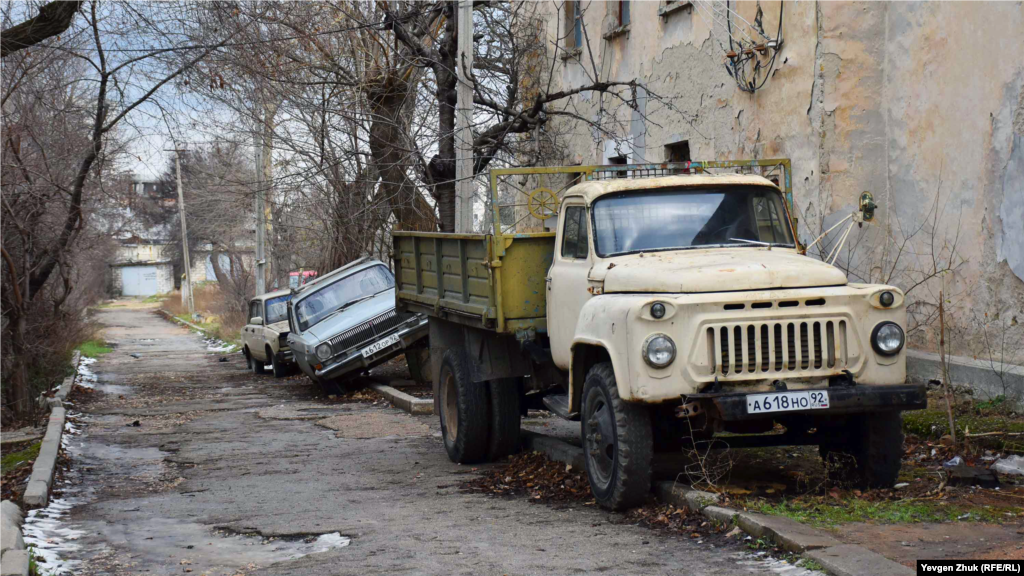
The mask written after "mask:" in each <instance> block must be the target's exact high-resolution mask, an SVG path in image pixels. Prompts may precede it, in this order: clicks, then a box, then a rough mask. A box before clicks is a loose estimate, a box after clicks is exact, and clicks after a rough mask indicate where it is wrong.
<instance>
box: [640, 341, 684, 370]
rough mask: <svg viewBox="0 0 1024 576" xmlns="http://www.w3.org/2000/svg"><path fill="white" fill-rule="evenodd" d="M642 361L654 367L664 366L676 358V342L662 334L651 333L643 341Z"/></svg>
mask: <svg viewBox="0 0 1024 576" xmlns="http://www.w3.org/2000/svg"><path fill="white" fill-rule="evenodd" d="M643 355H644V361H645V362H647V363H648V364H650V365H651V366H653V367H655V368H664V367H666V366H668V365H669V364H671V363H672V361H673V360H675V359H676V344H675V342H673V341H672V339H671V338H669V337H668V336H666V335H664V334H651V335H650V336H648V337H647V340H645V341H644V349H643Z"/></svg>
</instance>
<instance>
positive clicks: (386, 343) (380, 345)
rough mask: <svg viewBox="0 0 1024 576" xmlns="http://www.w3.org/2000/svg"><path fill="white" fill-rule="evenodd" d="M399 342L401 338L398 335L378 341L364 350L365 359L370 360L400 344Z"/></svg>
mask: <svg viewBox="0 0 1024 576" xmlns="http://www.w3.org/2000/svg"><path fill="white" fill-rule="evenodd" d="M399 340H400V338H399V337H398V334H392V335H391V336H388V337H387V338H385V339H383V340H378V341H377V342H374V343H373V344H370V345H369V346H367V347H366V348H363V358H369V357H370V356H373V355H374V354H376V353H377V352H380V351H381V350H383V349H385V348H389V347H391V346H394V345H395V344H398V341H399Z"/></svg>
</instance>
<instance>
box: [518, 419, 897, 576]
mask: <svg viewBox="0 0 1024 576" xmlns="http://www.w3.org/2000/svg"><path fill="white" fill-rule="evenodd" d="M521 437H522V441H523V448H524V449H526V450H537V451H539V452H543V453H544V454H546V455H547V456H548V458H550V459H552V460H556V461H559V462H566V463H569V464H572V465H573V466H574V467H577V466H578V467H579V469H580V470H583V469H584V463H583V449H582V448H579V447H578V446H574V445H572V444H570V443H568V442H565V441H563V440H559V439H557V438H552V437H551V436H545V435H543V434H537V433H536V432H531V431H527V430H524V431H522V432H521ZM651 491H652V492H653V493H654V495H655V496H657V498H658V499H659V500H661V501H662V502H664V503H666V504H672V505H674V506H676V507H678V508H689V509H691V510H698V511H700V512H701V514H703V515H704V516H705V517H707V518H708V519H710V520H712V521H714V522H717V523H719V524H726V525H730V524H735V525H736V526H737V527H739V528H740V529H741V530H743V531H744V532H746V533H747V534H750V536H751V537H753V538H764V539H765V540H770V541H772V542H774V543H775V544H776V545H777V546H779V547H781V548H783V549H784V550H786V551H789V552H793V553H796V554H803V555H805V556H807V557H808V558H812V559H813V560H815V561H816V562H818V563H819V564H821V565H822V566H823V567H824V568H825V570H826V571H827V572H828V573H829V574H832V575H834V576H874V575H876V574H887V575H896V576H903V575H911V574H914V573H915V572H914V570H912V569H910V568H907V567H906V566H903V565H902V564H898V563H896V562H893V561H892V560H889V559H887V558H885V557H884V556H881V555H880V554H876V553H874V552H872V551H870V550H868V549H867V548H863V547H861V546H855V545H851V544H843V543H841V542H840V541H839V540H836V539H835V538H833V537H832V536H829V535H828V534H827V533H825V532H823V531H821V530H817V529H814V528H811V527H809V526H807V525H804V524H800V523H799V522H797V521H795V520H792V519H790V518H785V517H782V516H765V515H763V514H755V513H752V512H743V511H741V510H734V509H732V508H726V507H723V506H718V505H717V504H718V502H719V500H720V498H719V496H718V494H714V493H711V492H703V491H700V490H694V489H692V488H690V487H689V486H687V485H685V484H679V483H677V482H656V483H655V484H654V486H652V487H651Z"/></svg>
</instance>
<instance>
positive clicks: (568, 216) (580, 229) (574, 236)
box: [562, 206, 590, 259]
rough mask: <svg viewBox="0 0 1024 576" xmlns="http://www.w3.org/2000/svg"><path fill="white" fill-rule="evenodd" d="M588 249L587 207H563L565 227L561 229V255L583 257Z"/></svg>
mask: <svg viewBox="0 0 1024 576" xmlns="http://www.w3.org/2000/svg"><path fill="white" fill-rule="evenodd" d="M589 250H590V244H589V241H588V236H587V209H586V208H584V207H583V206H569V207H567V208H566V209H565V228H564V229H563V230H562V257H563V258H578V259H584V258H586V257H587V254H588V253H589Z"/></svg>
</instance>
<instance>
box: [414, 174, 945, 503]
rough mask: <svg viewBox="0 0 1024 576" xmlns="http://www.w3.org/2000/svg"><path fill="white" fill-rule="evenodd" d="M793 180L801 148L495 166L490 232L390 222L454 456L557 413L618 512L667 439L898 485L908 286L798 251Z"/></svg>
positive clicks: (918, 402) (475, 454) (472, 453)
mask: <svg viewBox="0 0 1024 576" xmlns="http://www.w3.org/2000/svg"><path fill="white" fill-rule="evenodd" d="M715 171H719V172H721V171H725V172H737V171H740V172H743V171H745V172H755V174H749V173H748V174H743V173H726V174H721V173H719V174H714V173H713V172H715ZM756 172H760V175H759V174H756ZM765 176H768V178H766V177H765ZM769 178H771V179H769ZM780 181H781V182H784V183H785V185H784V188H785V190H784V189H783V188H780V186H779V185H778V184H777V183H778V182H780ZM551 182H555V184H551ZM789 182H790V174H789V162H788V161H787V160H761V161H750V162H748V161H736V162H714V163H712V162H705V163H697V162H693V163H684V164H663V165H629V166H594V167H580V166H574V167H554V168H534V169H508V170H494V171H492V172H491V196H492V199H491V203H490V206H489V208H490V210H491V212H492V215H493V233H491V234H445V233H422V232H396V233H395V234H394V248H395V250H394V254H395V275H396V279H397V286H398V290H397V295H396V299H397V306H398V309H399V310H404V311H409V312H422V313H425V314H427V315H428V316H429V329H430V360H431V366H432V371H433V374H432V376H433V382H434V398H435V408H436V409H437V413H438V414H440V418H441V428H442V433H443V438H444V444H445V448H446V450H447V452H448V456H449V457H450V458H451V460H453V461H455V462H461V463H471V462H480V461H486V460H493V459H497V458H500V457H502V456H505V455H507V454H509V453H510V452H512V451H515V450H516V449H517V448H518V443H519V423H520V417H521V416H522V415H523V414H525V412H526V410H527V409H528V408H532V407H540V406H544V407H546V409H548V410H550V411H551V412H554V413H556V414H558V415H560V416H562V417H564V418H567V419H571V420H579V421H580V442H581V444H582V446H583V449H584V458H585V462H586V469H587V476H588V478H589V481H590V485H591V489H592V491H593V493H594V496H595V497H596V499H597V501H598V502H599V503H600V504H601V505H603V506H605V507H607V508H611V509H622V508H625V507H629V506H631V505H634V504H636V503H638V502H640V501H641V500H642V499H643V498H644V497H645V496H646V494H647V493H648V492H649V490H650V482H651V462H652V457H653V454H654V453H655V452H656V451H659V450H679V449H681V448H683V447H685V446H687V445H689V446H691V447H692V446H693V444H692V443H693V442H705V443H707V442H712V441H713V442H714V443H715V444H712V447H713V446H715V445H719V443H720V445H722V446H725V445H727V446H729V447H730V448H743V447H757V446H769V445H817V446H819V447H820V451H821V455H822V457H823V458H825V459H826V461H828V462H830V463H831V465H830V466H829V469H830V471H831V472H833V473H835V474H839V475H841V476H842V477H844V478H845V479H846V480H848V481H849V480H853V481H855V482H856V483H858V484H860V485H865V486H891V485H892V484H893V483H894V482H895V480H896V477H897V475H898V473H899V469H900V456H901V454H902V448H901V446H902V441H903V434H902V431H901V423H900V412H901V411H903V410H916V409H921V408H924V407H925V404H926V400H925V391H924V388H923V387H920V386H911V385H907V384H906V383H905V380H906V351H905V348H904V346H905V332H904V330H905V325H906V308H905V306H904V296H903V293H902V292H901V291H900V290H899V289H898V288H895V287H893V286H885V285H872V284H855V283H851V282H849V281H848V280H847V278H846V276H845V274H844V273H843V272H842V271H841V270H839V269H838V268H836V267H834V266H831V265H829V264H828V263H825V262H823V261H821V260H820V259H818V258H812V257H809V256H806V255H804V254H803V253H802V250H801V248H800V245H799V243H798V242H797V240H796V239H795V234H794V225H793V221H792V218H791V216H790V208H789V203H790V202H791V198H790V197H789ZM559 183H561V185H560V186H559ZM538 184H539V185H538ZM534 186H536V187H534ZM559 188H560V189H559ZM873 207H874V206H873V204H871V203H870V201H868V200H867V198H866V200H865V202H864V203H863V206H862V208H863V209H862V210H861V211H860V212H858V213H855V214H853V215H851V216H853V217H854V218H853V221H854V222H863V221H866V220H870V219H871V216H872V214H871V212H872V211H873ZM524 223H529V229H528V230H527V231H520V230H523V229H524V228H525V226H524ZM551 230H553V231H551ZM776 424H779V425H781V428H779V427H777V426H776ZM781 429H784V432H780V430H781Z"/></svg>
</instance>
